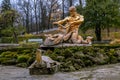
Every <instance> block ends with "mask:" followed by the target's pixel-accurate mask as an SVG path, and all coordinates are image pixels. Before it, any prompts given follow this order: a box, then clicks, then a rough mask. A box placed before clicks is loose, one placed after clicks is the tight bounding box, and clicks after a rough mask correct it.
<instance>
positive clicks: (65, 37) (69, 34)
mask: <svg viewBox="0 0 120 80" xmlns="http://www.w3.org/2000/svg"><path fill="white" fill-rule="evenodd" d="M71 35H72V32H69V33H68V34H66V35H64V36H63V40H64V41H67V40H68V39H69V38H70V36H71Z"/></svg>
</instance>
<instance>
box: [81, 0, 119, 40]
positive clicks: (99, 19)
mask: <svg viewBox="0 0 120 80" xmlns="http://www.w3.org/2000/svg"><path fill="white" fill-rule="evenodd" d="M118 1H119V0H115V1H114V0H86V6H85V7H84V12H83V15H84V17H85V22H84V27H83V28H87V29H88V28H94V29H95V34H96V39H97V40H98V41H101V39H102V37H101V29H103V28H109V27H115V26H118V25H120V24H119V23H120V5H119V3H118Z"/></svg>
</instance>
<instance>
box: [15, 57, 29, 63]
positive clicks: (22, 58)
mask: <svg viewBox="0 0 120 80" xmlns="http://www.w3.org/2000/svg"><path fill="white" fill-rule="evenodd" d="M29 58H30V56H28V55H20V56H18V58H17V62H18V63H24V62H28V60H29Z"/></svg>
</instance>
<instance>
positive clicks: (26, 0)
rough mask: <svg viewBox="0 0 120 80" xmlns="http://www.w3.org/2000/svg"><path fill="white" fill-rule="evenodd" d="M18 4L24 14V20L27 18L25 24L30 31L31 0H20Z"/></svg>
mask: <svg viewBox="0 0 120 80" xmlns="http://www.w3.org/2000/svg"><path fill="white" fill-rule="evenodd" d="M18 6H19V9H20V12H21V15H22V16H23V20H25V26H26V30H27V32H28V33H29V32H30V29H29V23H30V22H29V17H30V6H31V4H30V0H19V1H18Z"/></svg>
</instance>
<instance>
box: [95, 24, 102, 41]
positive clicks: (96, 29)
mask: <svg viewBox="0 0 120 80" xmlns="http://www.w3.org/2000/svg"><path fill="white" fill-rule="evenodd" d="M95 35H96V38H97V41H101V40H102V38H101V28H100V25H96V26H95Z"/></svg>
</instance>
